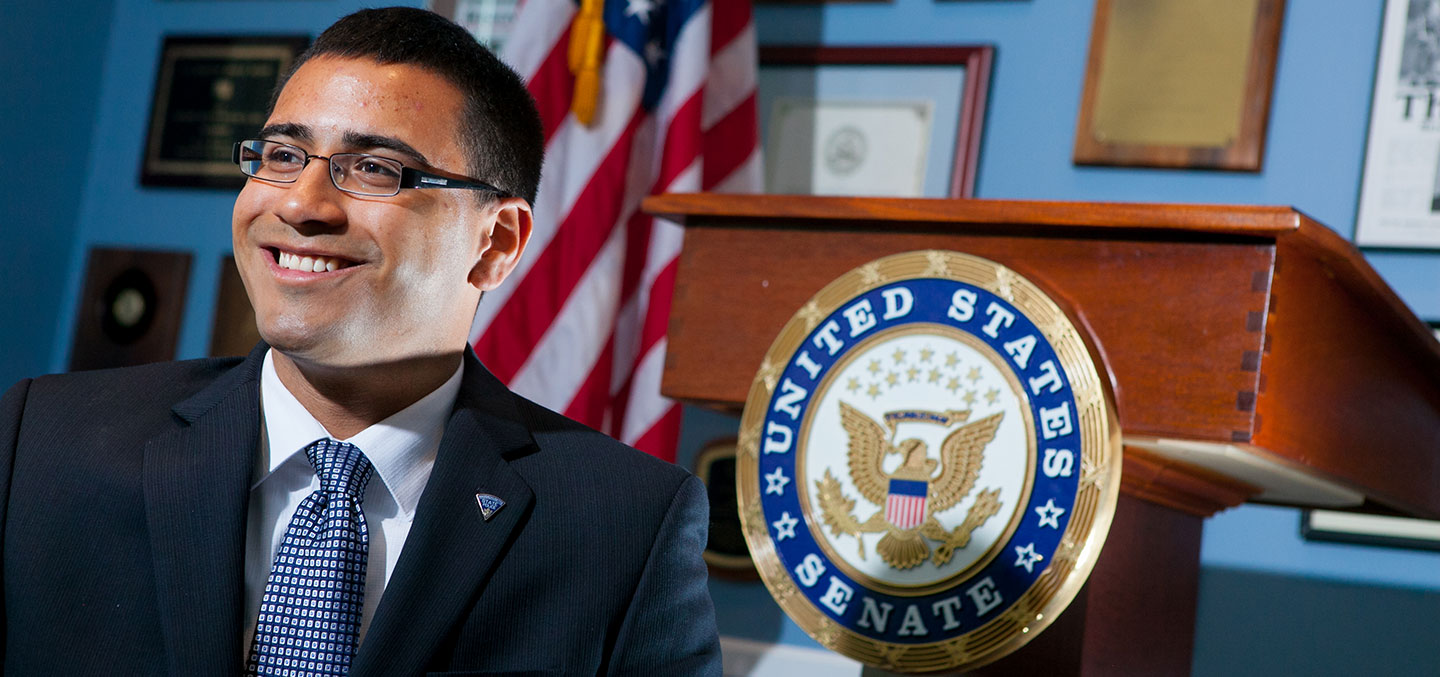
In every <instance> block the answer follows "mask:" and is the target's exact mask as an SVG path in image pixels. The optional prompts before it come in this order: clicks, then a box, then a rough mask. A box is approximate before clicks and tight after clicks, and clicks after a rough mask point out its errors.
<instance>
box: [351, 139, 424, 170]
mask: <svg viewBox="0 0 1440 677" xmlns="http://www.w3.org/2000/svg"><path fill="white" fill-rule="evenodd" d="M341 139H342V140H343V141H344V142H345V146H346V147H347V148H386V149H389V150H393V151H395V152H397V153H401V154H403V155H408V156H410V159H412V160H414V161H415V162H418V163H419V164H422V165H424V166H426V167H432V166H433V165H431V164H430V161H429V160H426V159H425V155H424V154H423V153H421V152H420V151H418V150H415V148H414V147H413V146H411V145H410V144H408V143H405V142H404V141H401V140H400V139H397V138H394V137H391V136H381V135H379V134H361V133H360V132H345V135H344V136H343V137H341Z"/></svg>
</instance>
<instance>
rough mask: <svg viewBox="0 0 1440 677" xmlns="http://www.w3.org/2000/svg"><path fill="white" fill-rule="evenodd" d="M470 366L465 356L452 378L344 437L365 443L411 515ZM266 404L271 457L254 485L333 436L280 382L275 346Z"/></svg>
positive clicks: (264, 379) (265, 381) (264, 371)
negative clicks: (312, 444) (301, 453)
mask: <svg viewBox="0 0 1440 677" xmlns="http://www.w3.org/2000/svg"><path fill="white" fill-rule="evenodd" d="M464 371H465V364H464V362H463V361H462V362H461V364H460V366H459V367H456V368H455V373H454V374H451V375H450V378H449V380H447V381H445V382H444V383H442V384H441V385H440V387H439V388H436V389H435V390H433V391H431V392H430V394H429V395H426V396H425V397H422V398H420V399H419V400H418V401H416V402H415V403H414V404H412V405H410V406H408V407H405V408H404V409H401V410H400V411H397V412H395V413H394V414H392V415H390V416H389V417H388V418H386V419H385V420H383V421H380V422H379V423H376V424H374V425H372V426H370V427H368V428H366V429H364V430H362V431H360V432H359V433H356V434H355V436H354V437H351V438H349V439H345V440H341V441H342V442H349V443H350V444H353V445H355V446H357V447H359V448H360V451H361V452H363V453H364V454H365V458H367V459H369V460H370V465H372V466H374V468H375V474H376V475H379V476H380V480H381V481H382V482H383V483H384V485H385V488H386V489H387V490H388V491H389V492H390V495H391V496H392V497H393V498H394V499H395V504H396V505H397V506H399V508H400V510H401V511H402V512H404V514H405V516H406V517H412V516H413V515H414V512H415V507H416V505H417V504H419V502H420V494H421V492H423V491H424V490H425V483H426V482H427V481H428V480H429V478H430V469H431V468H432V467H433V466H434V464H435V455H436V452H438V451H439V449H440V438H441V436H442V435H443V434H444V432H445V422H446V420H447V419H448V416H449V413H450V411H451V410H452V409H453V408H454V407H455V399H456V397H457V396H458V395H459V393H460V377H461V374H462V373H464ZM260 405H261V410H262V411H263V412H264V417H265V418H264V421H265V430H264V432H265V435H264V438H265V440H266V442H267V447H268V453H265V454H262V457H268V458H265V459H264V463H265V465H264V467H261V468H259V469H258V470H259V471H260V472H259V473H257V477H256V480H255V482H254V484H253V485H252V488H253V487H254V486H257V485H259V484H260V482H263V481H264V480H265V478H266V477H268V476H269V475H270V473H272V472H274V471H275V469H276V468H279V467H280V465H281V464H283V463H285V462H286V461H288V460H289V459H290V458H291V457H293V456H295V455H296V454H298V453H300V452H301V451H303V450H304V449H305V447H306V446H308V445H309V444H310V443H311V442H314V441H315V440H318V439H321V438H324V437H330V433H329V432H328V431H326V430H325V426H323V425H320V422H319V421H317V420H315V417H314V416H311V415H310V412H309V411H307V410H306V409H305V407H304V406H303V405H301V404H300V401H299V400H297V399H295V396H294V395H292V394H291V393H290V390H289V389H288V388H286V387H285V384H284V383H282V382H281V381H280V375H279V374H277V373H276V372H275V362H274V357H273V351H267V352H266V353H265V362H264V365H263V366H262V367H261V370H260ZM307 464H308V462H307Z"/></svg>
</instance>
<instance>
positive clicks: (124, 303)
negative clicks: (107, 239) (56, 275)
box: [70, 247, 190, 371]
mask: <svg viewBox="0 0 1440 677" xmlns="http://www.w3.org/2000/svg"><path fill="white" fill-rule="evenodd" d="M189 279H190V254H189V253H188V252H170V251H147V250H137V249H110V248H105V247H94V248H91V249H90V253H89V256H88V261H87V263H86V266H85V288H84V290H83V291H82V292H81V297H80V307H79V309H78V311H77V313H76V315H77V317H76V318H75V343H74V345H72V346H71V349H70V370H71V371H81V370H86V369H108V368H111V367H129V366H133V365H138V364H148V363H150V362H162V361H164V360H171V359H174V358H175V347H176V343H177V342H178V340H179V334H180V320H181V318H182V316H183V315H184V311H185V288H186V283H187V282H188V281H189Z"/></svg>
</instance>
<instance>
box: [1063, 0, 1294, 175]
mask: <svg viewBox="0 0 1440 677" xmlns="http://www.w3.org/2000/svg"><path fill="white" fill-rule="evenodd" d="M1284 9H1285V2H1284V0H1233V1H1231V2H1220V3H1212V2H1193V1H1192V0H1098V2H1096V4H1095V19H1094V24H1093V27H1092V28H1091V32H1090V56H1089V61H1088V64H1087V65H1086V68H1085V89H1084V93H1083V95H1082V97H1081V100H1080V115H1079V120H1078V122H1077V125H1076V127H1077V128H1076V131H1075V156H1074V157H1075V163H1076V164H1082V165H1125V166H1133V167H1171V168H1193V169H1227V170H1238V171H1252V172H1254V171H1260V165H1261V159H1262V157H1263V155H1264V151H1265V125H1266V120H1267V119H1268V118H1269V116H1270V91H1271V88H1272V85H1273V84H1274V81H1275V62H1276V59H1277V55H1278V53H1279V46H1280V27H1281V23H1282V21H1281V20H1282V18H1283V14H1284Z"/></svg>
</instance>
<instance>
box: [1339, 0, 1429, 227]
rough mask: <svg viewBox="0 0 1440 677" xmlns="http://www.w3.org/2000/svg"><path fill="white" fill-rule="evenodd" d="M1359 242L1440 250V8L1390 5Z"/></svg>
mask: <svg viewBox="0 0 1440 677" xmlns="http://www.w3.org/2000/svg"><path fill="white" fill-rule="evenodd" d="M1355 243H1356V244H1359V245H1366V246H1372V247H1407V248H1427V249H1435V248H1440V1H1437V0H1388V1H1387V2H1386V3H1385V20H1384V24H1383V28H1382V32H1381V39H1380V58H1379V59H1378V61H1377V65H1376V71H1375V92H1374V95H1373V96H1372V97H1371V100H1370V135H1369V139H1368V141H1367V143H1366V148H1365V171H1364V173H1363V175H1362V177H1361V179H1360V209H1359V214H1358V215H1357V216H1356V222H1355Z"/></svg>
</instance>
